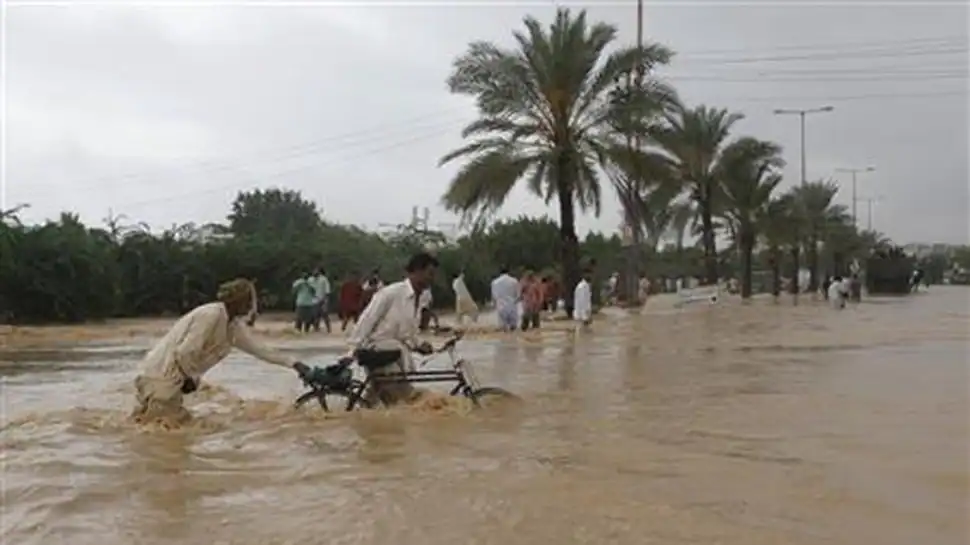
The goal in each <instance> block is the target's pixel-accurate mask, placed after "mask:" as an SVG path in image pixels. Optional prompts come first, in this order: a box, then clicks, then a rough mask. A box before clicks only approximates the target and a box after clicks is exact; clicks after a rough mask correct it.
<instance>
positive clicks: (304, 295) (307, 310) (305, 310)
mask: <svg viewBox="0 0 970 545" xmlns="http://www.w3.org/2000/svg"><path fill="white" fill-rule="evenodd" d="M316 293H317V292H316V290H315V289H314V288H313V283H312V282H311V281H310V279H309V278H300V279H297V280H296V281H295V282H293V295H294V296H295V297H296V301H295V303H296V319H295V322H296V323H295V325H296V329H297V330H299V331H310V328H311V327H313V323H314V322H315V321H316V317H317V295H316Z"/></svg>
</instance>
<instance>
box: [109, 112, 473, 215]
mask: <svg viewBox="0 0 970 545" xmlns="http://www.w3.org/2000/svg"><path fill="white" fill-rule="evenodd" d="M462 125H464V122H461V123H458V124H456V123H455V122H454V121H452V122H450V124H448V125H445V126H441V127H438V128H436V129H435V130H433V131H430V132H427V133H424V134H420V135H417V136H412V137H410V138H407V139H405V140H400V141H396V142H390V143H388V144H386V145H383V146H379V147H375V148H367V149H361V150H358V151H360V152H362V153H359V154H356V155H349V156H343V157H337V158H335V159H336V160H334V161H329V162H322V163H317V164H312V165H305V166H303V167H298V168H295V169H289V170H285V171H281V172H276V173H274V174H272V175H267V176H260V177H259V182H260V184H261V185H266V183H267V182H270V181H273V180H278V179H280V178H282V177H285V176H289V175H292V174H294V173H296V172H300V171H304V170H309V169H312V168H319V167H322V166H330V165H332V164H334V163H339V162H341V161H343V160H347V159H357V158H360V157H366V156H370V155H372V154H374V153H377V152H380V151H387V150H391V149H395V148H399V147H402V146H405V145H407V144H411V143H414V142H418V141H421V140H426V139H428V138H433V137H435V136H439V135H441V134H444V133H446V132H448V131H450V130H457V129H458V128H460V127H461V126H462ZM227 189H235V190H238V189H239V183H238V182H236V183H232V184H224V185H221V186H216V187H209V188H205V189H202V190H199V191H191V192H187V193H181V194H178V195H168V196H165V197H159V198H153V199H145V200H142V201H135V202H129V203H123V204H122V206H125V207H128V208H132V207H138V206H142V205H145V204H157V203H162V202H169V201H175V200H180V199H184V198H187V197H196V196H199V195H205V194H208V193H215V192H218V191H225V190H227ZM115 207H116V208H118V209H119V210H120V209H121V207H120V206H115Z"/></svg>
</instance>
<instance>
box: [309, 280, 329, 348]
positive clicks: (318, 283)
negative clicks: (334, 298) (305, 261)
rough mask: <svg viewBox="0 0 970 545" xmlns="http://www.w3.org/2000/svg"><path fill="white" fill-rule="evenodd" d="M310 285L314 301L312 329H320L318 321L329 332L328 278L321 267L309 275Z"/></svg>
mask: <svg viewBox="0 0 970 545" xmlns="http://www.w3.org/2000/svg"><path fill="white" fill-rule="evenodd" d="M310 285H312V286H313V291H314V302H315V303H316V314H315V316H314V319H313V330H314V331H320V321H321V320H322V321H323V325H324V326H325V327H326V328H327V333H330V331H331V328H330V279H329V278H327V272H326V271H324V270H323V267H320V268H318V269H317V270H316V271H314V273H313V276H311V277H310Z"/></svg>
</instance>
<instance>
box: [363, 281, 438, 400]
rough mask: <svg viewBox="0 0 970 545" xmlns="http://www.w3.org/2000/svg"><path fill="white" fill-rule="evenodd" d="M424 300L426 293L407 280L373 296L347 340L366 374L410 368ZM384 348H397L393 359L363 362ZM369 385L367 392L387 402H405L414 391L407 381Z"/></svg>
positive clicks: (386, 350)
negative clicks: (411, 349) (420, 291)
mask: <svg viewBox="0 0 970 545" xmlns="http://www.w3.org/2000/svg"><path fill="white" fill-rule="evenodd" d="M426 301H427V299H426V296H424V295H423V294H418V293H416V292H415V291H414V288H413V287H412V286H411V281H410V280H407V279H405V280H402V281H401V282H395V283H394V284H390V285H388V286H386V287H384V288H383V289H381V290H380V291H378V292H377V293H376V294H375V295H374V298H373V299H372V300H371V302H370V304H369V305H367V308H365V309H364V312H363V313H361V315H360V319H359V320H358V322H357V325H356V326H355V327H354V330H353V332H351V334H350V339H349V341H350V345H351V346H352V347H353V348H354V349H355V350H357V351H358V361H359V362H360V363H361V365H362V366H363V367H364V368H365V370H366V371H367V374H368V376H371V377H375V376H380V375H382V374H387V373H388V372H407V371H412V370H413V369H414V363H413V361H412V359H411V352H410V347H411V346H415V345H416V344H417V335H418V326H419V325H420V320H421V308H422V304H424V303H425V302H426ZM388 351H397V352H396V360H395V359H394V358H389V361H387V362H386V363H385V362H383V361H382V362H381V363H384V364H383V365H367V364H366V363H365V361H364V360H366V359H367V355H368V354H373V353H375V352H388ZM371 388H372V391H371V392H369V393H368V395H370V396H372V397H377V398H380V399H381V400H382V401H383V402H384V403H385V404H388V405H391V404H394V403H398V402H401V401H406V400H408V399H409V398H410V397H412V396H413V394H414V388H413V387H412V386H411V384H410V383H408V382H401V383H397V384H389V383H383V384H382V383H380V382H378V383H375V384H372V386H371Z"/></svg>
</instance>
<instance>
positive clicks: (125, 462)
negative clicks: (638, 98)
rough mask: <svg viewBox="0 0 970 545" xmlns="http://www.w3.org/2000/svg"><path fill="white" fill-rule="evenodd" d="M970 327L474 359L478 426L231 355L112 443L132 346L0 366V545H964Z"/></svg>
mask: <svg viewBox="0 0 970 545" xmlns="http://www.w3.org/2000/svg"><path fill="white" fill-rule="evenodd" d="M968 307H970V289H961V288H957V287H952V288H947V287H939V288H933V289H932V290H931V291H930V292H928V293H924V294H920V295H916V296H912V297H909V298H906V299H872V300H869V301H866V302H863V303H862V304H860V305H857V306H850V307H849V308H848V309H846V310H845V311H842V312H837V311H834V310H831V309H829V308H827V307H826V306H825V305H824V304H821V303H814V304H813V303H811V302H807V303H806V302H804V301H803V302H802V304H799V305H798V306H797V307H794V306H792V305H791V303H790V302H786V303H782V304H779V305H774V304H772V303H771V302H765V301H759V302H755V303H754V304H751V305H741V304H737V303H725V304H722V305H716V306H710V305H706V304H696V305H690V306H688V307H685V308H682V309H673V308H670V309H664V308H657V309H655V310H653V311H651V312H649V313H648V314H647V315H630V316H626V315H623V314H622V312H620V311H616V312H610V313H607V314H606V315H604V316H602V317H601V319H600V321H599V322H597V323H596V324H595V326H594V331H592V332H591V333H586V334H579V335H573V334H569V333H563V332H552V331H550V332H543V333H541V334H531V333H530V334H519V335H517V336H514V337H504V338H503V337H500V336H492V337H490V338H478V339H472V340H469V341H467V342H465V343H464V346H462V351H463V354H464V355H465V356H466V357H467V358H469V359H470V360H472V361H474V362H475V363H476V365H477V367H476V370H477V373H478V375H479V378H480V379H481V380H482V382H484V383H488V384H493V385H497V386H502V387H505V388H507V389H509V390H512V391H515V392H516V393H518V394H519V395H521V396H522V398H523V402H522V403H521V404H518V405H508V406H499V407H491V408H489V409H488V410H486V411H470V410H469V408H468V407H467V406H466V405H464V404H462V403H458V402H456V403H450V404H447V405H442V404H440V403H439V404H424V405H421V406H418V407H414V408H407V409H400V410H393V411H370V412H362V413H353V414H343V415H337V416H333V415H331V416H329V417H328V416H325V415H323V414H321V413H320V411H319V409H318V408H315V407H309V408H307V409H304V410H300V411H296V410H293V409H291V408H290V405H291V402H292V400H293V398H295V397H296V396H297V395H298V394H299V393H300V392H301V390H300V388H299V384H298V382H297V380H296V378H295V376H294V375H293V374H292V373H289V372H287V371H284V370H280V369H279V368H276V367H272V366H268V365H265V364H260V363H257V362H255V361H253V360H252V359H250V358H248V357H245V356H242V355H233V356H232V358H231V359H230V361H228V362H226V363H225V364H224V365H222V366H221V367H219V368H217V369H216V370H215V371H214V372H213V373H212V374H211V376H207V377H206V380H207V382H208V383H209V384H210V386H209V387H208V388H206V389H205V391H203V392H201V393H200V394H198V395H195V396H192V398H191V399H190V401H189V405H190V408H191V410H192V411H193V413H194V414H195V415H196V417H197V418H196V421H195V422H194V424H193V425H192V426H190V427H188V428H186V429H182V430H177V431H166V430H161V429H156V428H152V427H135V426H133V425H130V424H128V423H127V422H126V416H127V413H128V412H129V411H130V409H131V402H130V396H131V387H130V384H131V379H132V377H133V371H134V366H135V365H136V363H137V361H138V358H139V356H140V355H141V353H142V352H143V351H144V349H145V348H146V345H145V344H143V343H141V342H138V343H134V342H132V341H131V340H130V339H129V340H127V344H128V345H129V346H123V345H111V344H102V345H99V346H85V347H78V349H77V350H74V351H70V352H64V351H58V350H46V351H45V350H36V349H34V350H30V351H19V352H13V351H8V352H6V353H3V352H0V375H2V377H3V392H2V401H3V407H2V409H3V420H4V422H3V427H2V429H0V457H2V463H3V479H2V484H3V498H2V512H0V515H2V520H0V530H2V535H0V542H3V543H9V544H17V545H33V544H38V545H39V544H52V543H61V542H63V543H70V544H72V545H86V544H91V545H115V544H133V545H153V544H162V543H178V544H186V545H191V544H205V545H218V544H240V545H248V544H253V545H257V544H258V545H271V544H284V543H287V544H289V543H291V544H309V543H320V544H333V545H337V544H348V545H349V544H355V545H356V544H361V545H364V544H368V545H370V544H373V545H377V544H380V545H383V544H392V545H411V544H422V545H459V544H481V545H493V544H499V545H518V544H523V545H543V544H556V543H560V544H571V543H590V544H609V543H618V544H631V545H648V544H658V545H660V544H663V545H678V544H705V545H713V544H721V545H759V544H771V545H778V544H823V543H824V544H845V545H863V544H867V543H872V544H878V545H897V544H898V545H964V544H966V543H968V527H967V513H968V501H967V500H968V486H970V476H968V462H970V458H968V418H970V417H968V402H967V398H968V389H970V384H968V363H967V354H968V342H970V334H968V323H970V322H968ZM284 342H288V341H284ZM298 350H299V353H300V354H301V356H302V357H303V358H305V359H306V360H307V361H308V362H314V363H326V362H327V361H328V358H330V357H332V355H333V351H334V350H336V348H333V347H331V348H327V347H324V346H320V347H314V346H313V345H312V342H309V341H306V342H302V343H301V345H300V347H299V348H298Z"/></svg>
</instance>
